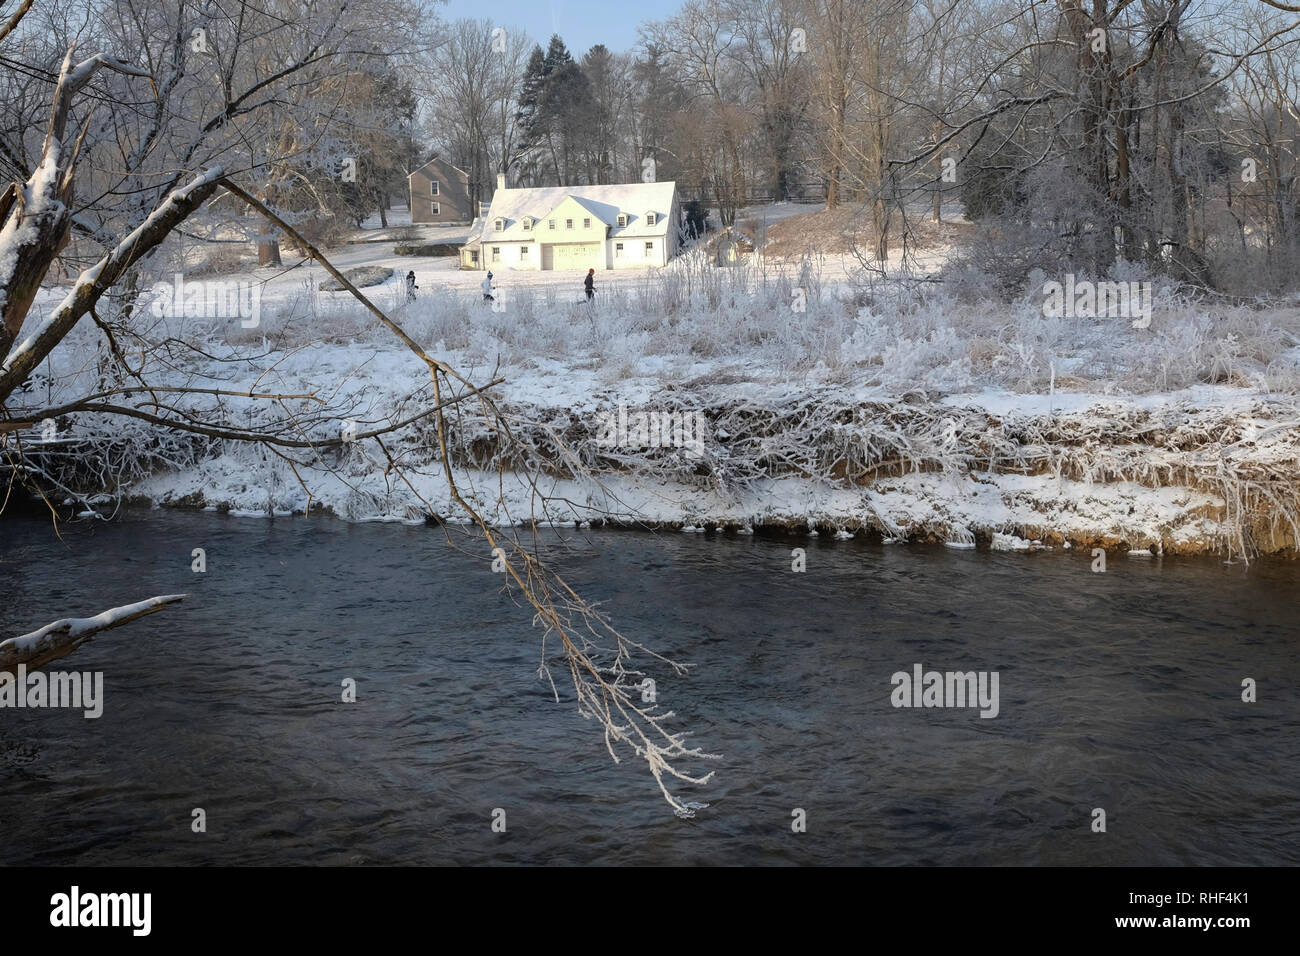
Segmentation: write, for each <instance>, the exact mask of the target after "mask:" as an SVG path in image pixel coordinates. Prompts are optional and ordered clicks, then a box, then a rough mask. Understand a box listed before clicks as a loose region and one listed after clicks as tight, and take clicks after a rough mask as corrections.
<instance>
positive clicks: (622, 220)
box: [618, 212, 627, 228]
mask: <svg viewBox="0 0 1300 956" xmlns="http://www.w3.org/2000/svg"><path fill="white" fill-rule="evenodd" d="M618 224H619V227H620V228H621V227H623V226H626V225H627V213H625V212H621V213H619V214H618Z"/></svg>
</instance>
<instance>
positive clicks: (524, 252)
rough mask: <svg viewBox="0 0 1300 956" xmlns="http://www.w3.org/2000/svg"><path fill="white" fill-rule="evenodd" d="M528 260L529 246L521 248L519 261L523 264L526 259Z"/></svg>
mask: <svg viewBox="0 0 1300 956" xmlns="http://www.w3.org/2000/svg"><path fill="white" fill-rule="evenodd" d="M527 258H528V247H527V246H520V247H519V261H520V262H522V261H523V260H525V259H527Z"/></svg>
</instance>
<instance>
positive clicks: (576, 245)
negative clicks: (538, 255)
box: [542, 242, 605, 271]
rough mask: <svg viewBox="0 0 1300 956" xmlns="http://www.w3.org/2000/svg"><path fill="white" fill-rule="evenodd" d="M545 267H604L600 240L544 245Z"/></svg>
mask: <svg viewBox="0 0 1300 956" xmlns="http://www.w3.org/2000/svg"><path fill="white" fill-rule="evenodd" d="M542 268H543V269H582V270H583V271H586V270H587V269H603V268H605V263H604V262H603V261H602V258H601V254H600V243H599V242H563V243H551V244H548V245H545V246H543V247H542Z"/></svg>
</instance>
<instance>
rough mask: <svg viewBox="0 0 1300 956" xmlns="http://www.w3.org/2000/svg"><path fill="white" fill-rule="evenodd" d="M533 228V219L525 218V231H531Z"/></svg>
mask: <svg viewBox="0 0 1300 956" xmlns="http://www.w3.org/2000/svg"><path fill="white" fill-rule="evenodd" d="M532 228H533V221H532V220H531V219H524V232H529V231H530V230H531V229H532Z"/></svg>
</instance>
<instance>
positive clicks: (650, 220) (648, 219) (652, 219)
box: [645, 212, 659, 226]
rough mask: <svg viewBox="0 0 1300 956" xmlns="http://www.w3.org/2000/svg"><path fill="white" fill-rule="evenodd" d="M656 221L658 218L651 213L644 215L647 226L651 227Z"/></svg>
mask: <svg viewBox="0 0 1300 956" xmlns="http://www.w3.org/2000/svg"><path fill="white" fill-rule="evenodd" d="M658 220H659V217H658V216H656V215H655V214H654V213H652V212H648V213H646V214H645V224H646V225H647V226H653V225H654V224H655V223H656V222H657V221H658Z"/></svg>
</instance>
